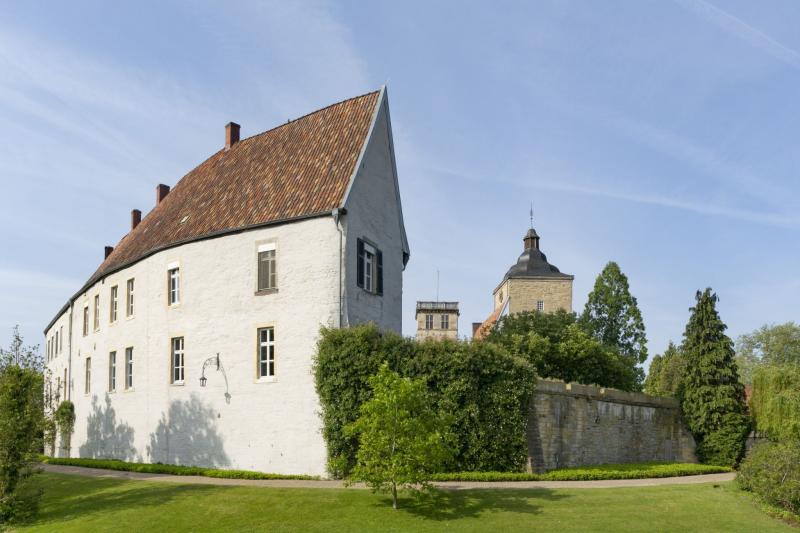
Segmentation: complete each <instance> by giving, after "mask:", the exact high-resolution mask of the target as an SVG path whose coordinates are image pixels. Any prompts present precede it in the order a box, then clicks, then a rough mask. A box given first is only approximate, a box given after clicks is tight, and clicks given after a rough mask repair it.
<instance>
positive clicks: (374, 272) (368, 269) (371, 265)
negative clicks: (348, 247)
mask: <svg viewBox="0 0 800 533" xmlns="http://www.w3.org/2000/svg"><path fill="white" fill-rule="evenodd" d="M356 248H357V261H358V263H357V265H356V285H358V286H359V287H361V288H362V289H364V290H365V291H367V292H371V293H375V294H383V253H382V252H381V251H380V250H379V249H378V248H376V247H375V246H373V245H372V244H370V243H368V242H366V241H364V240H362V239H358V240H357V243H356Z"/></svg>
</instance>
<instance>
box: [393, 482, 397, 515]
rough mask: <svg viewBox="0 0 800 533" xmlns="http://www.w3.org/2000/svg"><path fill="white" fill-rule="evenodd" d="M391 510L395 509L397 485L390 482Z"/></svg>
mask: <svg viewBox="0 0 800 533" xmlns="http://www.w3.org/2000/svg"><path fill="white" fill-rule="evenodd" d="M392 509H397V485H396V484H395V483H394V482H392Z"/></svg>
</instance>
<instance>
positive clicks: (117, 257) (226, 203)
mask: <svg viewBox="0 0 800 533" xmlns="http://www.w3.org/2000/svg"><path fill="white" fill-rule="evenodd" d="M378 95H379V93H378V92H372V93H369V94H365V95H363V96H359V97H356V98H352V99H350V100H345V101H344V102H340V103H338V104H334V105H331V106H329V107H326V108H324V109H320V110H319V111H315V112H313V113H311V114H309V115H306V116H304V117H302V118H299V119H297V120H294V121H291V122H288V123H286V124H283V125H281V126H278V127H276V128H274V129H271V130H269V131H266V132H264V133H261V134H258V135H254V136H253V137H249V138H247V139H244V140H242V141H239V142H238V143H236V144H234V145H233V146H232V147H231V148H230V150H225V149H222V150H220V151H219V152H217V153H216V154H214V155H212V156H211V157H209V158H208V159H207V160H205V161H204V162H203V163H201V164H200V166H198V167H197V168H195V169H194V170H192V171H191V172H189V173H188V174H186V175H185V176H184V177H183V178H182V179H181V180H180V181H179V182H178V183H177V184H176V185H175V187H174V188H173V189H172V191H170V193H169V194H168V195H167V197H166V198H165V199H164V200H163V201H162V202H161V203H160V204H159V205H157V206H156V207H155V208H154V209H153V210H152V211H150V213H148V214H147V216H145V217H144V218H143V219H142V222H141V223H140V224H139V225H138V226H137V227H136V229H134V230H133V231H131V232H130V233H128V234H127V235H125V236H124V237H123V238H122V240H121V241H120V242H119V244H118V245H117V246H116V247H115V248H114V251H113V252H112V253H111V255H109V256H108V258H106V260H105V261H103V263H102V264H101V265H100V268H99V269H98V270H97V272H96V273H95V275H94V276H93V277H95V278H96V277H100V276H102V275H104V274H105V273H108V272H110V271H112V270H115V269H116V268H117V267H119V266H121V265H124V264H128V263H131V262H134V261H136V260H137V259H140V258H141V257H143V256H144V255H147V254H148V252H151V251H154V250H157V249H161V248H164V247H167V246H169V245H170V244H174V243H178V242H183V241H186V240H192V239H194V238H198V237H202V236H206V235H210V234H215V233H218V232H223V231H226V230H232V229H236V228H246V227H249V226H255V225H261V224H266V223H269V222H275V221H281V220H287V219H293V218H299V217H304V216H308V215H314V214H320V213H329V212H330V211H331V210H332V209H334V208H336V207H340V206H341V205H342V202H343V199H344V194H345V192H346V190H347V186H348V184H349V183H350V178H351V176H352V174H353V170H354V169H355V165H356V161H357V160H358V157H359V155H360V154H361V149H362V147H363V145H364V142H365V141H366V137H367V133H368V132H369V128H370V125H371V124H372V118H373V115H374V113H375V105H376V101H377V98H378Z"/></svg>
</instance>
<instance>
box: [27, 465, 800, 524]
mask: <svg viewBox="0 0 800 533" xmlns="http://www.w3.org/2000/svg"><path fill="white" fill-rule="evenodd" d="M36 482H37V483H38V484H39V485H40V486H41V487H42V488H43V489H44V490H45V493H44V499H43V500H42V506H41V510H40V513H39V516H38V518H37V520H36V521H35V522H34V523H31V524H27V525H24V526H17V528H16V529H15V531H20V532H22V531H44V532H52V531H58V532H64V533H67V532H71V531H75V532H92V531H119V530H120V529H125V530H130V531H137V532H139V531H172V532H178V531H256V530H258V531H325V532H334V531H442V530H453V531H455V530H457V531H498V530H500V531H504V532H510V531H648V532H650V531H725V532H735V531H748V532H749V531H759V532H770V531H791V530H792V529H791V528H790V527H789V526H787V525H786V524H784V523H782V522H781V521H779V520H776V519H774V518H772V517H770V516H768V515H767V514H766V513H764V512H762V511H761V510H759V508H758V506H757V505H756V504H755V503H754V502H753V501H752V499H751V498H750V497H749V496H748V495H746V494H744V493H742V492H740V491H739V490H738V489H736V487H735V486H734V484H733V483H723V484H719V485H712V484H703V485H667V486H661V487H640V488H616V489H582V490H581V489H571V490H541V489H536V490H516V489H515V490H468V491H441V492H439V494H438V496H437V497H436V498H435V499H430V500H424V501H416V500H413V499H411V498H403V499H402V500H401V502H400V505H401V508H400V509H399V510H397V511H394V510H392V508H391V504H390V503H389V500H388V498H387V497H385V496H382V495H375V494H372V493H370V492H369V491H366V490H360V489H350V490H342V489H339V490H328V489H272V488H258V487H222V486H212V485H178V484H173V483H164V482H161V483H159V482H145V481H127V480H120V479H111V478H91V477H84V476H69V475H59V474H41V475H40V476H38V479H37V481H36Z"/></svg>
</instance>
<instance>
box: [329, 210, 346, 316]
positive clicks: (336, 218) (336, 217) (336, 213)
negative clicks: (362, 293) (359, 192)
mask: <svg viewBox="0 0 800 533" xmlns="http://www.w3.org/2000/svg"><path fill="white" fill-rule="evenodd" d="M346 214H347V209H345V208H344V207H337V208H336V209H334V210H333V211H331V216H333V222H334V223H335V224H336V230H337V231H338V232H339V324H338V327H339V328H341V327H342V323H343V322H344V304H343V299H344V294H343V288H342V287H343V282H342V276H343V272H344V263H343V262H344V251H343V249H342V241H343V240H344V236H343V227H342V224H341V220H342V216H344V215H346Z"/></svg>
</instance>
